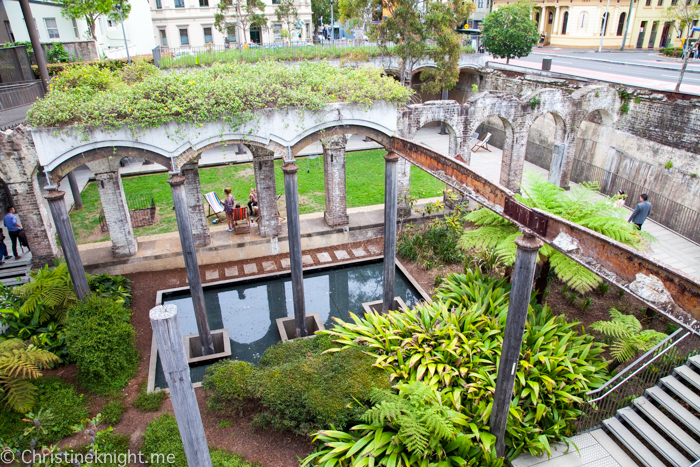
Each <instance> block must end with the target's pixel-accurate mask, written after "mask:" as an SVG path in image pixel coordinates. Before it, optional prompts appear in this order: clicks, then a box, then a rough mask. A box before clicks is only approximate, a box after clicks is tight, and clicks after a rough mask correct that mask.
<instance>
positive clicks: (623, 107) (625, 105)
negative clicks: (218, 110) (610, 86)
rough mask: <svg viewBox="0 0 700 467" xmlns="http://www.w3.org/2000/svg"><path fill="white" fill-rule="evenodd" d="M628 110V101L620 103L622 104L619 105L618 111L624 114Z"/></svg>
mask: <svg viewBox="0 0 700 467" xmlns="http://www.w3.org/2000/svg"><path fill="white" fill-rule="evenodd" d="M629 111H630V103H629V101H624V102H623V103H622V105H621V106H620V112H621V113H623V114H626V113H627V112H629Z"/></svg>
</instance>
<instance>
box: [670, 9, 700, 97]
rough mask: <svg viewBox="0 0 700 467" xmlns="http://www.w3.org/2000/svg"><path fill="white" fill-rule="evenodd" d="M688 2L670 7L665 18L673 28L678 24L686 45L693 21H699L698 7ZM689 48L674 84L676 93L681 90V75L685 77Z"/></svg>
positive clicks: (699, 10)
mask: <svg viewBox="0 0 700 467" xmlns="http://www.w3.org/2000/svg"><path fill="white" fill-rule="evenodd" d="M690 3H692V2H690V1H683V0H681V1H679V2H678V3H676V4H675V5H674V6H670V7H668V8H667V9H666V17H667V18H668V19H670V20H673V24H674V26H675V24H676V23H679V24H680V26H679V27H678V32H679V33H680V37H683V33H685V37H686V42H685V43H686V44H687V43H688V42H689V39H690V36H691V35H692V33H691V30H692V29H693V21H697V20H698V19H700V5H699V4H697V3H696V4H695V5H691V4H690ZM690 55H691V54H690V48H688V53H686V54H685V58H684V59H683V66H682V67H681V74H680V76H679V77H678V82H677V83H676V89H675V91H676V92H678V91H679V90H680V88H681V82H682V81H683V75H685V69H686V68H687V67H688V60H690Z"/></svg>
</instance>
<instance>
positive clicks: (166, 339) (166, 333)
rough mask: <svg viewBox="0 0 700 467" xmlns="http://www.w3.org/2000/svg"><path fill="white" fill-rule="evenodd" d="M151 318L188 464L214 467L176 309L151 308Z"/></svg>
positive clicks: (171, 307)
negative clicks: (212, 466)
mask: <svg viewBox="0 0 700 467" xmlns="http://www.w3.org/2000/svg"><path fill="white" fill-rule="evenodd" d="M150 318H151V327H152V328H153V337H154V339H155V340H156V344H157V346H158V356H159V357H160V363H161V365H162V366H163V375H164V376H165V381H166V382H167V383H168V388H169V389H170V400H171V401H172V405H173V412H175V419H176V420H177V427H178V430H180V438H182V444H183V446H184V447H185V456H186V457H187V464H188V465H192V466H195V465H196V466H197V467H211V465H212V464H211V456H210V455H209V446H207V437H206V435H205V434H204V425H203V424H202V417H201V415H200V413H199V405H197V396H196V395H195V393H194V388H192V379H191V378H190V366H189V365H188V363H187V356H186V355H185V346H184V344H183V343H182V333H181V332H180V323H179V322H178V319H177V307H176V306H175V305H158V306H157V307H155V308H152V309H151V312H150Z"/></svg>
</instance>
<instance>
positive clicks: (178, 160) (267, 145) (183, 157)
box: [173, 138, 287, 170]
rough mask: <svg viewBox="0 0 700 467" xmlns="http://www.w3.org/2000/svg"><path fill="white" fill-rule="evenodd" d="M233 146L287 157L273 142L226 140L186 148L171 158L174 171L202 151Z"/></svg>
mask: <svg viewBox="0 0 700 467" xmlns="http://www.w3.org/2000/svg"><path fill="white" fill-rule="evenodd" d="M233 144H243V145H245V146H255V147H260V148H264V149H268V150H270V151H272V152H274V153H275V154H276V155H281V156H283V157H286V155H287V149H286V148H285V147H284V146H282V145H281V144H279V143H277V142H275V141H269V142H263V141H258V140H257V139H248V138H245V139H243V138H226V139H221V140H217V141H214V142H212V143H209V144H206V145H204V146H197V148H193V147H190V148H187V149H186V150H185V151H183V152H182V153H180V154H179V155H178V156H177V157H174V158H173V164H174V166H175V169H176V170H177V169H179V168H180V167H182V166H183V165H185V164H187V163H188V162H191V161H194V160H195V159H197V158H198V157H199V156H200V155H201V154H202V153H203V152H204V151H206V150H208V149H212V148H217V147H221V146H228V145H233Z"/></svg>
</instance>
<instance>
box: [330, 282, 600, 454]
mask: <svg viewBox="0 0 700 467" xmlns="http://www.w3.org/2000/svg"><path fill="white" fill-rule="evenodd" d="M509 290H510V285H509V284H508V283H507V282H506V281H505V280H504V279H492V278H489V277H487V276H483V275H482V274H481V272H480V271H474V272H472V271H470V272H469V273H468V274H452V275H450V276H448V278H447V279H446V280H445V281H443V285H442V286H441V287H440V288H439V289H438V290H437V291H436V293H435V297H434V298H435V299H434V301H433V302H432V303H431V304H426V305H418V306H416V307H415V308H413V309H411V310H405V311H392V312H390V313H388V314H376V313H371V314H367V315H365V317H364V318H362V319H361V318H358V317H356V316H354V315H353V316H352V318H353V323H346V322H343V321H340V320H337V319H336V321H337V324H336V326H335V327H334V328H333V329H332V330H326V331H323V333H324V334H328V335H330V336H333V337H334V338H335V341H336V342H337V343H338V344H340V345H341V346H342V347H341V348H340V349H349V348H358V349H361V350H363V351H364V352H366V353H367V354H369V355H372V356H374V357H375V358H376V362H375V365H376V366H378V367H381V368H386V369H387V370H389V371H390V372H391V373H392V378H393V380H394V381H399V382H412V381H423V382H424V383H426V384H427V385H428V386H430V387H431V388H433V389H435V390H437V391H439V392H440V394H441V397H442V400H443V403H445V404H446V405H447V407H448V408H451V409H453V410H458V411H460V412H461V413H462V414H464V415H465V416H466V417H467V421H468V423H470V425H468V426H469V430H467V431H469V432H470V433H475V436H477V439H482V436H481V433H488V432H489V427H488V423H489V422H488V421H489V418H490V415H491V406H492V399H493V390H494V382H495V378H496V374H497V363H498V359H499V357H500V352H501V347H502V335H503V331H504V326H505V321H506V316H507V313H508V297H509ZM578 329H580V324H579V323H578V322H570V323H569V322H567V321H565V320H564V318H563V317H561V316H553V315H552V312H551V310H550V309H549V308H547V307H546V306H545V307H539V306H536V307H531V308H530V310H529V311H528V318H527V322H526V325H525V333H524V337H523V347H522V348H523V351H522V355H521V359H520V363H519V365H518V371H517V373H516V380H515V387H514V398H513V402H512V404H511V409H510V417H509V419H508V427H507V433H506V440H505V441H506V446H507V447H508V454H507V455H508V456H509V457H513V456H515V455H517V454H518V453H520V452H523V451H528V452H530V453H531V454H533V455H539V454H541V453H542V452H549V450H550V443H551V442H555V441H559V440H562V439H565V438H566V437H567V436H571V435H572V434H573V423H574V422H575V421H576V419H577V417H579V416H580V414H581V411H580V408H579V404H580V403H581V401H582V396H583V395H584V394H585V393H586V392H587V391H589V390H591V389H594V388H597V387H599V386H600V385H602V384H603V383H604V381H605V380H606V376H607V375H606V372H605V366H606V362H605V361H604V360H603V359H602V356H601V354H602V352H603V345H602V344H600V343H596V342H595V341H594V340H593V336H590V335H587V334H581V333H580V332H579V331H578ZM338 351H340V350H338ZM345 351H346V350H342V351H341V353H342V352H345ZM481 455H482V456H485V455H486V453H484V452H482V453H481ZM473 459H474V462H475V463H477V464H476V465H478V461H479V459H481V457H478V455H477V454H475V455H474V456H473Z"/></svg>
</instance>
